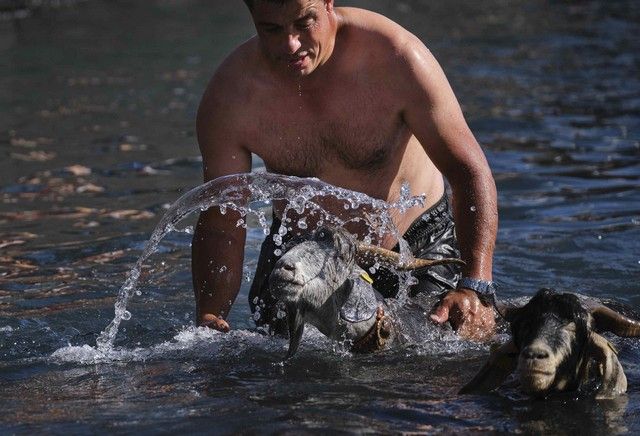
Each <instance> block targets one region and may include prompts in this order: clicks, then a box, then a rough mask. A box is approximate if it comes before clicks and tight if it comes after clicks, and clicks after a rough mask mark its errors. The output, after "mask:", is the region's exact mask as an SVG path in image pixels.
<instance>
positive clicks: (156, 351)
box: [0, 0, 640, 433]
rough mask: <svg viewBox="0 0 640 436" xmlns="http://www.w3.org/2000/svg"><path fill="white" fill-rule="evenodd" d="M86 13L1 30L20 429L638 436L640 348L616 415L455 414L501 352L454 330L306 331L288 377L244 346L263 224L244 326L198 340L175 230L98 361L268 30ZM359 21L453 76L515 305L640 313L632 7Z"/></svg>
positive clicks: (5, 227)
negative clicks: (215, 106) (420, 44)
mask: <svg viewBox="0 0 640 436" xmlns="http://www.w3.org/2000/svg"><path fill="white" fill-rule="evenodd" d="M72 3H74V4H69V5H67V6H65V5H63V6H62V7H60V8H57V9H43V10H41V11H40V12H38V13H37V14H34V15H33V16H32V17H30V18H26V19H24V20H22V21H20V23H19V24H17V25H14V24H13V23H11V22H10V21H5V20H3V21H0V70H1V73H2V77H3V80H2V82H0V110H1V111H2V117H0V132H1V133H2V136H1V137H0V148H1V149H2V151H3V156H4V159H3V160H2V161H0V167H1V171H0V198H1V199H2V201H1V202H0V247H1V248H0V377H1V381H0V385H1V386H2V395H1V396H0V398H2V400H0V401H1V403H0V404H2V406H3V412H4V413H3V414H2V417H1V418H0V428H1V429H2V432H3V433H9V432H22V433H26V432H31V431H40V432H45V431H46V432H60V433H61V432H75V433H78V432H93V431H105V430H107V431H114V432H134V431H136V432H138V431H143V432H159V431H166V432H169V431H190V432H193V431H199V432H203V431H207V432H210V431H214V430H215V431H217V432H220V433H232V432H245V433H257V432H260V433H262V432H293V431H307V432H315V431H317V432H329V431H334V432H336V431H339V432H365V431H370V432H382V433H388V432H402V431H407V432H410V431H411V432H426V433H430V432H491V431H494V432H503V431H505V432H506V431H523V432H533V433H542V432H545V433H546V432H548V433H579V432H588V433H620V432H625V431H626V432H630V433H637V432H638V431H639V430H640V367H639V366H638V361H639V358H640V349H639V345H638V342H637V341H632V340H621V341H617V345H618V347H619V348H620V359H621V362H622V364H623V366H624V367H625V370H626V373H627V377H628V379H629V392H628V395H626V396H624V397H621V398H620V399H619V400H618V401H611V402H609V401H607V402H595V401H591V400H588V399H577V398H574V397H573V396H572V395H567V396H559V397H555V398H551V399H548V400H546V401H534V400H530V399H527V398H526V397H524V396H522V395H520V394H518V393H517V391H515V390H513V389H512V388H506V389H504V390H502V391H500V392H499V393H497V394H493V395H489V396H466V397H461V396H457V395H456V394H455V391H456V390H457V388H458V387H459V386H461V385H462V384H463V383H464V382H465V381H466V380H468V379H469V378H471V376H472V375H473V373H474V372H475V370H476V369H477V368H478V366H479V365H480V364H481V363H482V361H483V360H484V358H485V356H486V352H487V350H486V348H485V347H484V346H479V345H469V344H467V343H465V342H462V341H458V340H457V339H456V338H455V336H454V335H452V334H451V333H450V332H447V331H437V330H430V331H429V332H428V334H429V335H430V337H431V338H432V339H431V340H430V341H427V342H425V343H422V344H415V345H414V346H412V347H409V348H404V349H400V350H394V351H393V352H391V353H389V354H386V355H382V356H353V355H350V354H349V353H348V352H346V351H345V350H344V349H342V348H341V347H340V346H337V345H335V344H333V343H331V342H329V341H327V340H324V339H323V338H322V337H320V335H319V334H318V333H317V332H313V331H312V330H311V329H309V333H308V336H307V337H305V339H304V340H303V344H302V346H301V349H300V351H299V353H298V354H297V355H296V357H295V359H293V360H292V361H291V362H289V363H288V364H286V365H284V366H282V365H280V364H279V362H280V360H281V358H282V356H283V355H284V354H285V353H286V347H287V343H286V341H284V340H281V339H277V338H268V337H264V336H262V335H260V334H258V333H255V332H251V331H250V330H249V329H250V328H251V327H252V325H253V323H252V321H251V319H250V314H249V309H248V302H247V301H246V295H247V292H248V286H249V284H250V280H251V273H252V271H253V268H255V264H256V256H257V253H258V250H259V245H260V243H261V241H262V239H263V238H264V233H263V230H262V228H263V227H262V225H261V223H260V221H261V219H260V217H259V216H255V215H253V216H250V217H249V218H248V219H247V223H246V224H247V225H248V241H247V248H246V255H247V256H246V257H247V260H246V265H245V274H244V276H245V281H244V282H243V288H242V290H241V294H240V296H239V297H238V300H237V302H236V304H235V305H234V309H233V311H232V313H231V315H230V317H231V319H230V321H231V325H232V326H233V327H234V328H235V330H233V331H232V332H231V333H230V334H228V335H223V334H219V333H216V332H212V331H208V330H204V329H197V328H195V327H194V326H193V322H192V319H193V309H194V303H193V294H192V290H191V276H190V249H189V243H190V239H191V235H190V234H189V232H188V231H187V232H172V233H169V234H168V235H167V236H166V237H165V238H164V239H162V240H161V241H159V243H158V246H157V250H158V252H156V253H155V254H153V255H152V256H151V257H149V258H148V259H147V260H146V261H144V262H143V263H144V266H143V268H142V277H141V281H140V286H139V287H138V289H137V290H138V291H139V292H140V293H141V295H135V292H134V295H133V296H132V297H131V299H130V301H129V303H128V304H127V306H126V310H127V311H129V312H130V313H131V319H130V320H128V321H124V322H122V324H121V325H120V328H119V330H118V334H117V335H116V336H115V337H114V339H113V346H112V347H111V348H108V349H105V350H107V351H108V352H104V351H105V350H102V351H101V350H99V349H97V348H96V347H95V344H96V339H97V338H98V336H99V334H100V333H101V332H102V331H103V330H104V329H105V327H106V326H107V325H108V324H109V323H110V322H111V321H112V319H113V317H114V303H115V301H116V297H117V294H118V291H119V290H120V288H121V286H122V284H123V283H124V282H125V279H126V275H127V273H128V272H129V271H130V269H131V268H132V267H133V266H134V265H135V264H136V261H137V260H138V258H139V256H140V255H141V254H142V253H143V250H144V248H145V245H146V244H147V241H148V239H149V237H150V236H151V234H152V231H153V229H154V228H155V226H156V225H157V224H158V222H159V220H160V217H161V216H162V215H163V214H164V213H165V212H166V211H167V209H168V208H169V207H170V205H171V204H173V202H174V201H175V200H176V199H177V198H178V197H180V196H181V195H182V194H184V193H186V192H188V191H189V190H190V189H191V188H192V187H194V186H197V185H198V184H199V183H200V178H201V163H200V161H199V159H198V157H197V156H198V151H197V146H196V141H195V138H194V133H193V120H194V116H195V110H196V108H197V104H198V100H199V97H200V94H201V92H202V90H203V89H204V86H205V85H206V82H207V80H208V78H209V76H210V74H211V71H212V70H213V68H215V66H216V65H217V64H218V63H219V62H220V61H221V60H222V58H223V56H224V54H225V53H227V52H229V51H230V50H231V49H232V48H233V47H234V46H235V45H236V44H237V43H238V42H240V41H243V40H244V39H246V38H247V37H249V36H250V35H251V33H252V28H251V23H250V21H249V19H248V16H247V13H246V11H244V10H243V8H242V6H240V5H238V4H236V3H235V2H204V1H172V2H166V1H153V2H142V1H130V2H125V3H122V2H101V1H86V2H79V3H76V2H72ZM347 3H348V4H352V5H360V6H365V7H368V8H371V9H374V10H376V11H379V12H382V13H383V14H385V15H387V16H389V17H390V18H392V19H394V20H396V21H398V22H400V23H402V24H403V25H405V26H406V27H408V28H409V29H410V30H412V31H413V32H414V33H416V34H417V35H418V36H419V37H420V38H421V39H422V40H423V41H425V42H426V44H427V45H428V46H429V47H430V48H431V50H432V51H433V52H434V54H435V55H436V56H437V58H438V59H439V60H440V62H441V63H442V65H443V67H444V69H445V71H446V72H447V75H448V77H449V79H450V81H451V83H452V86H453V87H454V90H455V91H456V94H457V95H458V98H459V99H460V102H461V104H462V105H463V108H464V111H465V114H466V116H467V119H468V121H469V123H470V125H471V127H472V130H473V131H474V133H475V134H476V136H477V137H478V139H479V140H480V142H481V143H482V144H483V146H484V148H485V151H486V153H487V157H488V159H489V162H490V164H491V167H492V170H493V171H494V175H495V177H496V181H497V184H498V191H499V208H500V232H499V235H498V245H497V248H496V257H495V276H496V278H497V279H498V280H499V282H500V283H501V284H502V287H501V291H500V292H501V293H502V295H504V296H507V297H515V296H520V295H523V294H530V293H533V292H534V291H535V290H536V289H538V288H539V287H541V286H553V287H556V288H557V289H559V290H577V291H580V292H582V293H585V294H589V295H601V296H607V297H613V298H617V299H619V300H621V301H624V302H626V303H628V304H630V305H632V306H634V307H635V308H638V307H640V293H639V291H638V283H639V282H640V280H639V279H640V183H639V181H640V159H639V157H640V129H639V127H640V86H639V85H640V84H639V81H640V74H638V72H639V71H640V69H639V66H640V58H639V56H640V55H639V54H638V53H640V40H639V39H638V37H637V35H638V34H639V31H640V7H639V6H638V5H637V2H635V1H634V0H626V1H625V0H619V1H614V2H612V1H581V2H555V1H543V0H523V1H521V2H503V1H499V0H489V1H485V2H481V3H479V2H463V1H458V0H453V1H450V2H444V3H442V2H427V1H418V0H415V1H403V2H397V1H382V0H376V1H368V2H363V1H360V2H358V1H350V2H342V4H347ZM254 168H255V169H258V170H259V169H261V168H262V164H261V163H260V162H259V161H256V162H255V164H254ZM265 206H266V207H268V206H267V205H265ZM265 210H266V209H265ZM266 217H268V215H266ZM265 219H266V218H265ZM192 220H193V217H192V216H191V217H189V216H188V217H186V219H185V221H184V222H182V223H181V224H180V226H179V227H180V228H187V229H188V228H189V227H190V226H192V225H193V224H194V222H193V221H192ZM263 224H264V223H263ZM69 345H71V346H72V347H69Z"/></svg>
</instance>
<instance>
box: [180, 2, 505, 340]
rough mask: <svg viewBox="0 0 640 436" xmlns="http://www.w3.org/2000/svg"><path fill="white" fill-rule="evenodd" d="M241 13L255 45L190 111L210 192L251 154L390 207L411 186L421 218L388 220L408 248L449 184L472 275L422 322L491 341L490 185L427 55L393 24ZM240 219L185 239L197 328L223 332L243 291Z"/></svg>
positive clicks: (301, 8) (204, 225) (207, 222)
mask: <svg viewBox="0 0 640 436" xmlns="http://www.w3.org/2000/svg"><path fill="white" fill-rule="evenodd" d="M245 3H246V4H247V6H248V7H249V11H250V13H251V16H252V18H253V21H254V24H255V26H256V30H257V35H256V36H254V37H253V38H251V39H249V40H248V41H247V42H245V43H243V44H242V45H240V46H239V47H238V48H237V49H236V50H235V51H234V52H233V53H231V54H230V55H229V56H228V57H227V59H226V60H225V61H224V62H223V63H222V64H221V65H220V67H219V68H218V70H217V71H216V72H215V74H214V76H213V78H212V79H211V81H210V83H209V85H208V87H207V89H206V91H205V94H204V96H203V99H202V102H201V104H200V108H199V110H198V117H197V135H198V142H199V145H200V151H201V153H202V157H203V166H204V179H205V181H208V180H212V179H214V178H217V177H220V176H224V175H228V174H234V173H242V172H249V171H250V170H251V154H252V153H254V154H256V155H258V156H259V157H260V158H262V160H263V161H264V163H265V165H266V167H267V170H269V171H271V172H276V173H282V174H287V175H296V176H303V177H318V178H319V179H321V180H323V181H325V182H328V183H330V184H333V185H336V186H340V187H343V188H347V189H351V190H353V191H358V192H363V193H365V194H367V195H369V196H371V197H374V198H379V199H383V200H387V201H393V200H395V199H397V197H398V195H399V192H400V187H401V185H402V184H403V183H404V182H408V183H409V185H410V188H411V193H412V195H419V194H424V195H425V196H426V204H425V206H424V208H412V209H410V210H409V211H407V212H406V213H405V214H403V215H398V216H396V217H394V220H395V224H396V226H397V227H398V229H399V230H400V232H401V233H403V234H404V232H405V231H407V229H410V227H412V226H413V225H414V224H415V222H417V221H419V219H420V218H421V215H422V214H424V213H425V211H430V209H434V207H436V206H437V207H436V208H437V209H438V210H443V208H445V209H446V208H448V205H447V202H446V198H444V195H445V194H444V192H445V185H444V181H443V175H444V177H446V179H447V181H448V182H449V184H450V186H451V189H452V194H453V214H454V216H455V225H456V232H455V236H456V237H457V240H458V245H459V247H460V253H461V255H462V258H463V259H464V260H465V261H466V263H467V264H466V266H465V267H464V268H463V270H462V276H463V280H462V281H461V282H460V283H459V284H458V287H457V289H447V287H444V288H443V289H444V290H447V291H448V292H447V293H446V295H445V296H444V298H442V299H441V301H440V303H439V304H438V306H437V307H436V308H435V310H434V311H433V312H432V314H431V319H432V320H433V321H434V322H436V323H444V322H447V321H449V322H451V324H452V325H453V327H454V329H457V330H458V332H459V333H460V334H461V335H463V336H466V337H482V336H486V335H487V334H489V333H490V332H492V330H493V327H494V312H493V308H492V307H491V305H490V304H487V303H486V301H485V302H484V303H483V301H484V300H485V299H484V298H483V299H481V298H479V297H478V294H479V292H483V291H486V290H489V289H491V286H489V285H490V284H491V279H492V257H493V250H494V245H495V238H496V231H497V206H496V189H495V183H494V180H493V177H492V175H491V171H490V169H489V166H488V164H487V161H486V158H485V156H484V154H483V152H482V150H481V148H480V146H479V145H478V143H477V141H476V140H475V138H474V136H473V134H472V133H471V131H470V130H469V127H468V126H467V123H466V122H465V120H464V117H463V115H462V112H461V109H460V107H459V104H458V102H457V100H456V97H455V96H454V94H453V91H452V90H451V88H450V86H449V83H448V82H447V79H446V78H445V75H444V73H443V71H442V70H441V68H440V66H439V65H438V63H437V61H436V60H435V59H434V57H433V55H432V54H431V53H430V52H429V50H428V49H427V48H426V47H425V46H424V45H423V44H422V42H421V41H420V40H419V39H418V38H417V37H415V36H414V35H412V34H411V33H409V32H408V31H407V30H405V29H404V28H402V27H401V26H399V25H398V24H396V23H394V22H393V21H391V20H389V19H387V18H385V17H383V16H381V15H379V14H376V13H373V12H370V11H366V10H362V9H356V8H338V7H334V2H333V0H245ZM443 198H444V199H443ZM429 213H431V212H429ZM237 218H238V217H237V216H233V215H232V214H231V213H227V214H226V215H224V216H223V215H221V214H220V213H219V211H218V210H217V208H212V209H210V210H208V211H206V212H203V213H202V214H201V215H200V219H199V221H198V224H197V226H196V231H195V234H194V238H193V246H192V247H193V265H192V268H193V280H194V291H195V295H196V312H197V323H198V325H206V326H209V327H212V328H214V329H217V330H220V331H228V330H229V324H228V322H227V321H225V317H226V316H227V315H228V314H229V311H230V309H231V305H232V304H233V301H234V300H235V298H236V296H237V294H238V291H239V288H240V284H241V278H242V262H243V256H244V242H245V236H246V231H245V230H244V229H242V228H238V227H236V221H237ZM450 233H451V234H453V231H451V232H450ZM267 239H269V237H268V238H267ZM395 243H396V241H392V240H385V241H383V245H384V246H385V247H386V248H392V247H393V246H394V245H395ZM263 248H264V247H263ZM263 251H264V250H263ZM222 265H224V266H226V267H227V268H226V270H225V269H224V268H222V270H223V271H224V272H220V269H221V266H222ZM456 280H457V279H456ZM254 285H255V284H254ZM254 287H255V286H254ZM474 289H475V290H474ZM478 291H479V292H478ZM481 300H482V301H481Z"/></svg>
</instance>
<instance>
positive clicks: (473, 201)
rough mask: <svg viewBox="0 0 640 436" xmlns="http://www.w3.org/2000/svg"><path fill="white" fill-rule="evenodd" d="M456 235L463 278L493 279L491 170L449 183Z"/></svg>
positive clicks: (494, 202) (495, 218) (495, 211)
mask: <svg viewBox="0 0 640 436" xmlns="http://www.w3.org/2000/svg"><path fill="white" fill-rule="evenodd" d="M452 189H453V207H454V215H455V216H454V218H455V222H456V236H457V238H458V244H459V246H460V251H461V255H462V259H463V260H465V261H466V262H467V265H466V266H465V267H464V268H463V275H464V276H465V277H473V278H477V279H483V280H491V279H492V268H493V251H494V248H495V242H496V234H497V231H498V208H497V194H496V185H495V182H494V180H493V177H492V176H491V172H490V170H489V169H488V168H487V169H486V170H484V171H482V172H480V173H478V174H477V175H470V176H468V177H461V178H460V179H458V180H457V181H456V182H454V183H452Z"/></svg>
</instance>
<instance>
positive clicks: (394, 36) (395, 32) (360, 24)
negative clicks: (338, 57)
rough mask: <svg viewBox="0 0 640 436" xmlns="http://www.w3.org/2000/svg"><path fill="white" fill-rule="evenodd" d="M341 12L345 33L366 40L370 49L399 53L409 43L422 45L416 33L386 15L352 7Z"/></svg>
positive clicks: (392, 53)
mask: <svg viewBox="0 0 640 436" xmlns="http://www.w3.org/2000/svg"><path fill="white" fill-rule="evenodd" d="M339 12H340V16H341V18H342V29H344V30H345V33H346V34H348V35H349V37H350V39H352V40H354V41H360V40H362V41H366V42H367V45H368V48H369V49H374V50H376V51H381V52H382V53H384V52H385V51H386V52H387V53H389V55H394V54H395V55H398V54H400V53H401V52H402V51H403V50H404V48H405V47H406V46H407V45H411V44H415V43H418V44H420V45H422V43H421V42H420V40H419V39H418V38H417V37H416V36H415V35H413V34H412V33H411V32H409V31H408V30H407V29H405V28H404V27H402V26H401V25H400V24H398V23H396V22H395V21H393V20H391V19H390V18H387V17H385V16H384V15H381V14H378V13H376V12H373V11H369V10H366V9H359V8H351V7H344V8H339ZM422 46H423V47H424V45H422Z"/></svg>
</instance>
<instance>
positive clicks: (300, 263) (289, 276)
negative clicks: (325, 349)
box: [269, 227, 464, 359]
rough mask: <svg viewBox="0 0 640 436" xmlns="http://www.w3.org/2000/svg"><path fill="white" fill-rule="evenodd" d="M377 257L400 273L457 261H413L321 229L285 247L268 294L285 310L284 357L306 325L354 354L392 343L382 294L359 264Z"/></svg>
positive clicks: (330, 229) (342, 232) (334, 230)
mask: <svg viewBox="0 0 640 436" xmlns="http://www.w3.org/2000/svg"><path fill="white" fill-rule="evenodd" d="M372 257H375V258H376V259H377V260H378V261H379V262H383V263H386V264H389V265H393V266H394V267H395V268H397V269H399V270H413V269H418V268H425V267H429V266H433V265H440V264H443V263H464V262H462V261H461V260H460V259H437V260H427V259H413V260H412V261H411V262H408V263H406V262H402V261H401V260H400V255H399V254H398V253H396V252H393V251H390V250H385V249H383V248H380V247H376V246H372V245H368V244H364V243H360V242H358V241H357V240H356V239H355V238H354V237H353V236H351V235H350V234H349V233H348V232H347V231H345V230H344V229H341V228H333V227H321V228H319V229H318V230H317V231H316V232H315V233H313V234H312V235H311V236H310V237H309V238H308V239H305V240H302V241H301V242H299V243H296V244H295V245H293V246H292V247H290V248H288V249H287V250H286V251H285V253H284V254H283V255H282V257H281V258H280V259H278V261H277V262H276V264H275V266H274V269H273V271H272V272H271V274H270V276H269V287H270V290H271V293H272V295H273V296H274V297H275V298H276V300H277V301H278V302H279V303H280V304H282V305H283V306H284V309H285V312H286V316H287V326H288V331H289V350H288V353H287V359H288V358H290V357H292V356H293V355H294V353H295V352H296V350H297V348H298V346H299V344H300V339H301V337H302V333H303V331H304V325H305V323H309V324H312V325H313V326H315V327H316V328H317V329H318V330H319V331H320V332H321V333H322V334H324V335H325V336H327V337H329V338H332V339H336V340H348V341H351V342H352V343H353V346H352V351H355V352H364V351H374V350H378V349H381V348H383V347H385V346H386V345H388V344H389V343H390V342H392V341H393V339H394V336H395V331H394V330H395V329H394V323H393V320H391V319H390V317H389V316H388V315H385V312H384V308H385V303H384V300H383V298H382V296H381V295H380V294H379V293H378V292H377V291H376V290H375V289H374V288H373V286H372V280H371V279H370V278H369V276H368V274H367V273H366V271H365V270H363V269H362V268H361V267H360V266H358V262H364V261H365V260H367V259H369V260H370V259H371V258H372Z"/></svg>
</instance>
